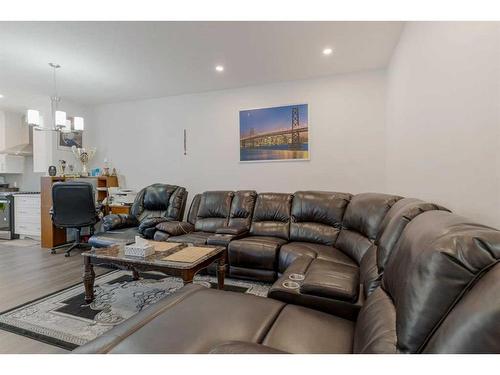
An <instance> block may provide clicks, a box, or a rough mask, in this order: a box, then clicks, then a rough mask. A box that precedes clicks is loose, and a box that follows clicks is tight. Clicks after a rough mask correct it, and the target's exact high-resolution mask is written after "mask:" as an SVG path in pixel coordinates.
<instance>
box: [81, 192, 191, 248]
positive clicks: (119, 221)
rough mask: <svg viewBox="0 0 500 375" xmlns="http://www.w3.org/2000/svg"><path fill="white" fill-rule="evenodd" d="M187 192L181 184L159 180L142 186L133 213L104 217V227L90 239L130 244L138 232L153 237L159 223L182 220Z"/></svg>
mask: <svg viewBox="0 0 500 375" xmlns="http://www.w3.org/2000/svg"><path fill="white" fill-rule="evenodd" d="M186 200H187V192H186V189H185V188H183V187H181V186H176V185H167V184H160V183H156V184H153V185H150V186H147V187H145V188H144V189H142V190H141V191H140V192H139V193H138V194H137V197H136V199H135V201H134V203H133V205H132V207H131V209H130V214H128V215H125V214H110V215H106V216H105V217H104V218H103V219H102V228H103V231H102V232H99V233H96V234H95V235H93V236H92V237H90V239H89V244H90V245H92V246H94V247H105V246H109V245H112V244H114V243H125V244H130V243H133V242H134V241H135V236H137V235H140V236H142V237H145V238H153V236H154V233H155V232H156V225H157V224H158V223H160V222H163V221H179V220H182V218H183V216H184V210H185V207H186Z"/></svg>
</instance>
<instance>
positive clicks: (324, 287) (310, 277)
mask: <svg viewBox="0 0 500 375" xmlns="http://www.w3.org/2000/svg"><path fill="white" fill-rule="evenodd" d="M300 292H301V293H303V294H310V295H313V296H318V297H325V298H333V299H338V300H342V301H351V302H355V301H356V300H357V299H358V293H359V269H358V267H352V266H348V265H345V264H342V263H334V262H329V261H327V260H322V259H315V260H314V261H313V262H312V263H311V265H310V266H309V269H308V270H307V273H306V277H305V279H304V281H303V282H302V285H301V287H300Z"/></svg>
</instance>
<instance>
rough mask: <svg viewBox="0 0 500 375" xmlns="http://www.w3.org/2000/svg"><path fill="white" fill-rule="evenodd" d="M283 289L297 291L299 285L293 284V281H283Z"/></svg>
mask: <svg viewBox="0 0 500 375" xmlns="http://www.w3.org/2000/svg"><path fill="white" fill-rule="evenodd" d="M281 285H283V287H285V288H287V289H299V288H300V284H299V283H297V282H295V281H289V280H287V281H284V282H283V284H281Z"/></svg>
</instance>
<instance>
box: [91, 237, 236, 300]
mask: <svg viewBox="0 0 500 375" xmlns="http://www.w3.org/2000/svg"><path fill="white" fill-rule="evenodd" d="M187 246H190V245H189V244H184V243H183V244H175V247H173V248H171V249H168V250H164V251H161V250H160V251H156V252H155V253H154V254H153V255H150V256H148V257H145V258H140V257H131V256H126V255H125V254H124V249H123V246H120V245H113V246H109V247H104V248H92V249H91V250H90V251H86V252H84V253H82V255H83V257H84V272H83V283H84V285H85V302H86V303H91V302H92V301H93V300H94V281H95V272H94V265H98V266H104V267H105V266H106V265H108V266H113V267H114V268H119V269H125V270H130V271H132V273H133V278H134V280H138V279H139V271H157V272H161V273H163V274H165V275H169V276H177V277H180V278H182V280H183V282H184V285H185V284H187V283H191V282H193V278H194V275H196V273H198V272H199V271H200V270H202V269H204V268H207V267H208V266H209V265H211V264H212V263H214V262H217V282H218V283H217V284H218V285H217V286H218V288H219V289H223V288H224V276H225V269H226V264H225V263H226V248H225V247H216V246H199V245H196V247H205V248H207V249H212V250H211V251H210V252H208V253H207V254H206V255H204V256H203V257H201V258H199V259H197V260H196V261H194V262H178V261H171V260H165V258H166V257H168V256H169V255H171V254H174V253H176V252H178V251H180V250H182V249H184V248H186V247H187Z"/></svg>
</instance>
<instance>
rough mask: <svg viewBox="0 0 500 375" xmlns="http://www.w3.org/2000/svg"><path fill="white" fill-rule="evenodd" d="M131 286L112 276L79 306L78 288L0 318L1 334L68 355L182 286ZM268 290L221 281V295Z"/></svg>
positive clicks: (207, 280) (127, 278) (159, 282)
mask: <svg viewBox="0 0 500 375" xmlns="http://www.w3.org/2000/svg"><path fill="white" fill-rule="evenodd" d="M141 276H142V277H141V279H140V280H137V281H134V280H133V279H132V277H131V274H130V272H127V271H112V272H109V273H107V274H105V275H102V276H99V277H97V278H96V281H95V300H94V302H92V303H91V304H85V303H84V288H83V284H82V283H79V284H77V285H74V286H72V287H69V288H66V289H64V290H61V291H59V292H56V293H52V294H50V295H48V296H45V297H42V298H39V299H37V300H35V301H31V302H28V303H26V304H24V305H22V306H18V307H15V308H13V309H10V310H8V311H5V312H3V313H0V328H1V329H4V330H7V331H10V332H14V333H17V334H20V335H24V336H28V337H30V338H33V339H36V340H39V341H43V342H45V343H48V344H52V345H55V346H59V347H62V348H64V349H68V350H72V349H74V348H76V347H78V346H80V345H83V344H85V343H87V342H89V341H91V340H93V339H95V338H96V337H98V336H100V335H102V334H103V333H105V332H106V331H108V330H110V329H111V328H113V327H114V326H115V325H117V324H120V323H122V322H123V321H125V320H127V319H129V318H130V317H132V316H134V315H135V314H137V313H138V312H139V311H141V310H142V309H144V308H146V307H147V306H149V305H152V304H154V303H156V302H158V301H159V300H160V299H162V298H164V297H166V296H168V295H169V294H172V293H173V292H175V291H176V290H178V289H180V288H181V287H182V286H183V283H182V280H181V279H180V278H175V277H165V276H164V275H160V274H153V273H148V274H142V275H141ZM194 283H195V284H201V285H203V286H205V287H207V288H217V279H216V277H212V276H199V275H197V276H196V277H195V279H194ZM269 287H270V285H269V284H265V283H258V282H250V281H241V280H235V279H228V278H226V280H225V287H224V289H225V290H230V291H234V292H240V293H248V294H254V295H257V296H260V297H266V296H267V292H268V290H269Z"/></svg>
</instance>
